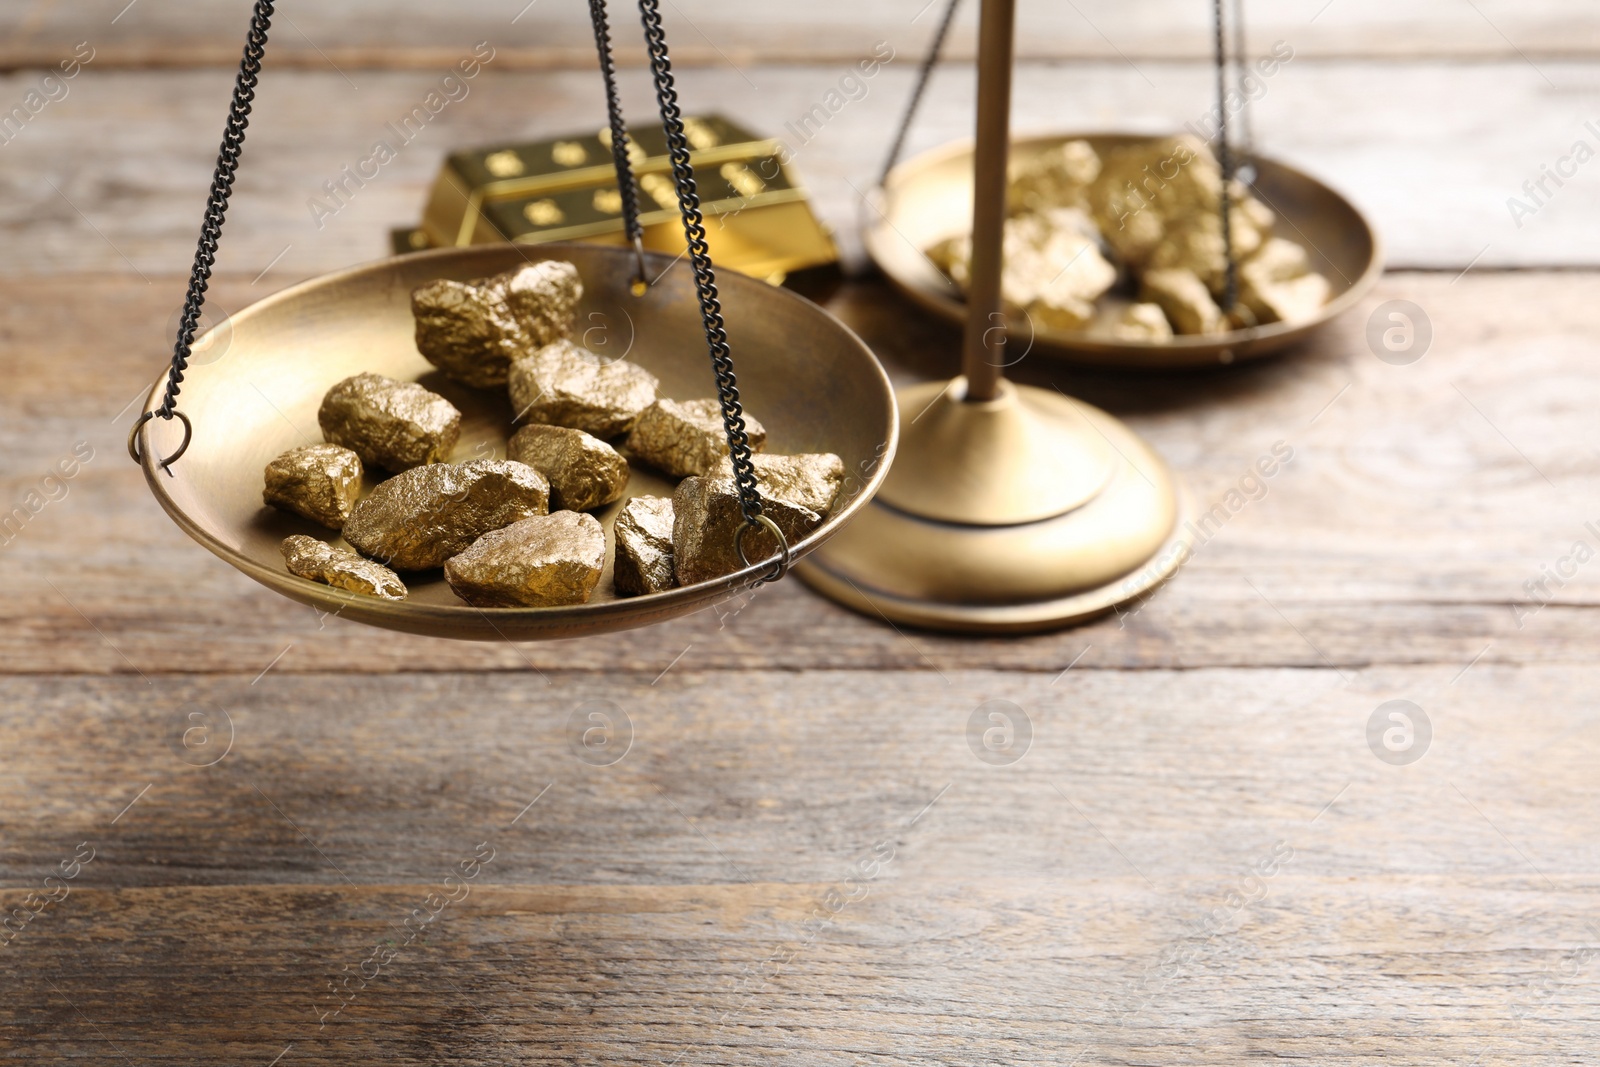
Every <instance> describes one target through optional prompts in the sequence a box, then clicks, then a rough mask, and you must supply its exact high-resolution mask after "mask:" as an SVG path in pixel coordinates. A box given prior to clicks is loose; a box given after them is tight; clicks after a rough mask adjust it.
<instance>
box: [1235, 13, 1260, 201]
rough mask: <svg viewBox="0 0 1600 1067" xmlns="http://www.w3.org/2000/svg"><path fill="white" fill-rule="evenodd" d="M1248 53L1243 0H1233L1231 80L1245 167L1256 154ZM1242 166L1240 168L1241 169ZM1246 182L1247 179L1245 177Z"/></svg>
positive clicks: (1241, 154)
mask: <svg viewBox="0 0 1600 1067" xmlns="http://www.w3.org/2000/svg"><path fill="white" fill-rule="evenodd" d="M1248 64H1249V55H1248V54H1247V53H1246V51H1245V38H1244V0H1233V82H1234V88H1235V89H1236V90H1237V91H1238V93H1239V101H1240V103H1239V155H1240V156H1241V157H1242V158H1243V159H1244V165H1245V167H1249V166H1250V165H1251V160H1253V159H1254V158H1255V154H1256V134H1255V121H1254V119H1253V118H1252V116H1251V114H1250V96H1249V94H1248V93H1246V92H1245V91H1244V82H1245V79H1246V78H1247V77H1249V69H1250V68H1249V65H1248ZM1242 169H1243V168H1241V170H1242ZM1245 180H1246V181H1247V182H1248V181H1249V179H1248V178H1247V179H1245Z"/></svg>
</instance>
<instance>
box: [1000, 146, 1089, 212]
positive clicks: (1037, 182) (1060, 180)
mask: <svg viewBox="0 0 1600 1067" xmlns="http://www.w3.org/2000/svg"><path fill="white" fill-rule="evenodd" d="M1099 176H1100V156H1099V155H1098V154H1096V152H1095V150H1094V147H1093V146H1092V145H1090V144H1089V142H1088V141H1065V142H1063V143H1061V144H1059V145H1056V146H1054V147H1053V148H1048V149H1046V150H1045V151H1043V152H1041V153H1039V154H1038V155H1036V156H1032V157H1024V158H1019V159H1016V160H1013V161H1012V163H1011V165H1010V167H1009V168H1008V172H1007V176H1006V210H1007V211H1009V212H1010V213H1012V214H1019V213H1021V212H1025V211H1044V210H1047V209H1049V208H1054V207H1075V208H1082V209H1087V208H1088V207H1089V187H1090V186H1091V185H1092V184H1094V180H1095V179H1096V178H1098V177H1099Z"/></svg>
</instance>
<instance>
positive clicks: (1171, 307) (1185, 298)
mask: <svg viewBox="0 0 1600 1067" xmlns="http://www.w3.org/2000/svg"><path fill="white" fill-rule="evenodd" d="M1139 299H1140V300H1144V301H1147V302H1149V303H1152V304H1159V305H1161V310H1162V311H1163V312H1165V313H1166V316H1167V319H1168V321H1170V322H1171V323H1172V326H1173V329H1175V330H1177V332H1178V333H1186V334H1188V333H1218V332H1220V331H1221V330H1222V329H1223V319H1222V309H1221V308H1219V307H1217V303H1216V301H1215V300H1212V299H1211V292H1210V290H1208V289H1207V288H1206V286H1205V283H1204V282H1202V281H1201V280H1200V279H1199V278H1197V277H1195V274H1194V272H1193V271H1188V270H1152V271H1146V272H1145V275H1144V281H1143V284H1142V286H1141V287H1140V291H1139Z"/></svg>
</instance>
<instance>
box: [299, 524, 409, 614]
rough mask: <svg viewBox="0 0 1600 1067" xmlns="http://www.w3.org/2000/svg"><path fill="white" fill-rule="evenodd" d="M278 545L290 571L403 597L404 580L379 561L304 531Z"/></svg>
mask: <svg viewBox="0 0 1600 1067" xmlns="http://www.w3.org/2000/svg"><path fill="white" fill-rule="evenodd" d="M281 548H282V550H283V559H284V563H285V564H286V565H287V566H288V568H289V573H290V574H294V575H298V576H300V577H301V578H309V579H310V580H311V581H313V582H321V583H322V584H323V585H331V586H333V587H334V588H335V589H345V590H348V591H350V592H352V593H364V594H365V595H367V596H375V597H381V598H382V599H384V600H404V599H405V598H406V587H405V583H404V582H402V581H401V580H400V576H399V575H397V574H395V572H394V571H392V570H390V569H389V568H388V567H385V566H384V565H383V564H381V563H374V562H372V560H370V559H362V558H361V557H360V556H358V555H356V554H355V553H354V552H347V551H345V550H344V549H342V548H334V547H333V546H332V545H329V544H325V543H323V542H322V541H318V540H317V539H316V538H315V537H307V536H305V535H304V534H295V535H294V536H293V537H286V538H284V539H283V545H282V546H281Z"/></svg>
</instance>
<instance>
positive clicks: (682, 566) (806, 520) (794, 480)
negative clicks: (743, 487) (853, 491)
mask: <svg viewBox="0 0 1600 1067" xmlns="http://www.w3.org/2000/svg"><path fill="white" fill-rule="evenodd" d="M752 462H753V465H754V466H755V468H756V492H757V495H758V496H759V497H760V499H761V513H762V514H763V515H765V516H766V517H767V518H769V519H771V520H772V521H773V522H774V523H776V524H777V527H778V529H780V530H782V531H783V536H784V538H785V540H787V541H788V542H789V545H790V546H791V547H793V546H794V545H795V544H796V543H798V542H799V541H800V540H801V539H802V538H804V537H805V536H806V535H807V534H809V533H810V532H811V531H812V530H815V529H816V528H817V527H818V526H820V525H821V524H822V520H823V519H824V518H825V517H826V516H827V514H828V511H829V510H830V509H831V508H832V506H833V501H834V498H835V497H836V496H837V495H838V492H839V487H840V485H841V484H842V483H843V481H844V463H843V461H842V460H840V458H839V457H838V456H836V455H834V454H833V453H831V452H823V453H815V454H811V455H801V456H754V457H752ZM672 510H673V521H672V548H673V557H674V558H673V568H674V570H675V572H676V573H677V576H678V584H679V585H689V584H691V583H693V582H703V581H708V580H710V579H713V578H720V577H722V576H724V575H727V574H732V573H734V572H735V571H737V570H740V569H742V568H743V566H744V564H743V563H741V562H740V560H739V551H738V547H737V546H736V544H735V541H734V539H735V537H736V536H737V535H738V532H739V528H740V527H741V526H743V525H744V513H743V512H742V511H741V510H740V508H739V494H738V490H737V489H736V488H735V485H734V480H733V475H732V473H731V471H730V472H729V473H728V474H724V475H718V476H715V477H713V476H710V475H706V476H702V477H695V478H685V479H684V480H683V481H681V482H679V483H678V488H677V491H676V492H674V493H673V494H672ZM744 547H745V555H746V556H747V557H748V558H749V559H750V561H751V562H752V563H754V562H756V561H757V560H763V559H767V558H769V557H771V556H773V555H774V554H776V553H777V551H778V542H777V539H776V538H774V537H773V536H772V534H771V533H770V532H768V531H767V530H766V528H765V527H761V528H757V529H753V530H751V531H750V532H749V533H747V534H746V535H745V540H744Z"/></svg>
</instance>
